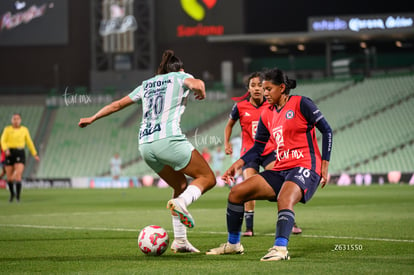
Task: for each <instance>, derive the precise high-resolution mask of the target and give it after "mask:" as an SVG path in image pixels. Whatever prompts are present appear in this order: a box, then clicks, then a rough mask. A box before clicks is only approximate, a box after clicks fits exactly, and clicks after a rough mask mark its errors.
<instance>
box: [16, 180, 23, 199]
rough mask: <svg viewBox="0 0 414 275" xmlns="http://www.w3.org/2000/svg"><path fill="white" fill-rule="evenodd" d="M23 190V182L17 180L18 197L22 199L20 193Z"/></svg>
mask: <svg viewBox="0 0 414 275" xmlns="http://www.w3.org/2000/svg"><path fill="white" fill-rule="evenodd" d="M21 191H22V182H21V181H16V199H18V200H19V199H20V193H21Z"/></svg>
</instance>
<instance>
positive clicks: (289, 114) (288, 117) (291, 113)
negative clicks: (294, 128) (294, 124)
mask: <svg viewBox="0 0 414 275" xmlns="http://www.w3.org/2000/svg"><path fill="white" fill-rule="evenodd" d="M294 116H295V112H294V111H292V110H289V111H287V112H286V119H291V118H293V117H294Z"/></svg>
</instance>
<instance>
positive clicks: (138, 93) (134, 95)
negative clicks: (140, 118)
mask: <svg viewBox="0 0 414 275" xmlns="http://www.w3.org/2000/svg"><path fill="white" fill-rule="evenodd" d="M143 90H144V89H143V87H142V85H139V86H138V87H136V88H135V89H134V90H133V91H132V92H131V93H130V94H129V95H128V96H129V98H130V99H131V100H132V101H134V102H138V101H139V100H140V99H141V98H142V94H143Z"/></svg>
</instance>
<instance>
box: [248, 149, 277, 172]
mask: <svg viewBox="0 0 414 275" xmlns="http://www.w3.org/2000/svg"><path fill="white" fill-rule="evenodd" d="M275 160H276V153H275V152H274V151H273V152H272V153H270V154H267V155H265V156H260V158H258V159H257V161H252V162H249V163H246V164H245V165H244V166H243V168H242V169H243V171H244V170H245V169H247V168H253V169H254V170H256V171H257V172H259V171H260V166H262V167H263V168H266V166H267V165H269V163H271V162H272V161H275Z"/></svg>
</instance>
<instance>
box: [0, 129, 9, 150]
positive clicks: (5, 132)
mask: <svg viewBox="0 0 414 275" xmlns="http://www.w3.org/2000/svg"><path fill="white" fill-rule="evenodd" d="M8 133H9V131H8V127H5V128H4V130H3V133H2V134H1V141H0V142H1V149H2V150H3V151H6V150H7V149H9V147H8V146H7V135H8Z"/></svg>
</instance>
